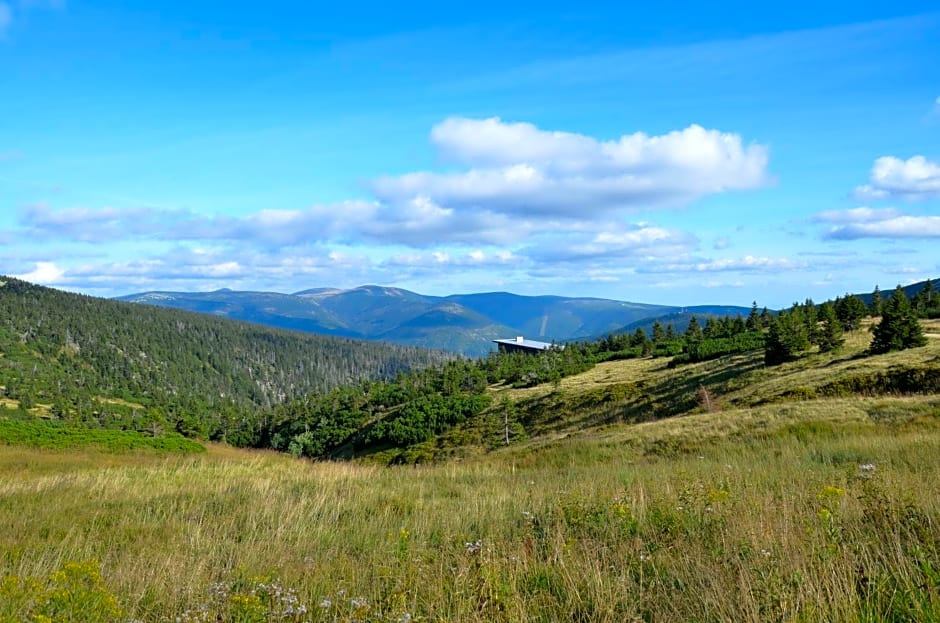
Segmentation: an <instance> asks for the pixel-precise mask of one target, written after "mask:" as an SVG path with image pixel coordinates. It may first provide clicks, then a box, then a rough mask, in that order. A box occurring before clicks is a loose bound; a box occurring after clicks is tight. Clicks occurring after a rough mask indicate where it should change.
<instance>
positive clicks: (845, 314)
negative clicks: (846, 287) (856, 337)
mask: <svg viewBox="0 0 940 623" xmlns="http://www.w3.org/2000/svg"><path fill="white" fill-rule="evenodd" d="M835 311H836V317H838V319H839V322H841V323H842V328H843V329H845V330H846V331H855V330H857V329H858V328H859V326H860V324H861V322H862V318H864V317H865V315H866V314H867V313H868V308H867V307H866V306H865V301H863V300H862V299H860V298H858V297H857V296H855V295H853V294H846V295H845V296H844V297H842V298H837V299H836V303H835Z"/></svg>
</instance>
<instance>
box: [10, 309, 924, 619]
mask: <svg viewBox="0 0 940 623" xmlns="http://www.w3.org/2000/svg"><path fill="white" fill-rule="evenodd" d="M928 329H929V330H930V332H931V333H932V334H936V333H937V330H938V329H940V326H937V325H929V326H928ZM869 340H870V335H869V334H868V333H867V332H864V331H860V332H856V333H854V334H852V335H850V336H849V341H848V343H847V344H846V346H845V347H843V349H841V350H840V351H838V352H836V353H829V354H819V353H813V354H809V355H807V356H806V357H803V358H801V359H799V360H797V361H794V362H791V363H787V364H784V365H782V366H777V367H774V368H765V367H764V366H763V365H762V363H761V361H760V359H759V354H753V355H740V356H734V357H725V358H722V359H719V360H715V361H709V362H702V363H699V364H693V365H689V366H683V367H679V368H670V367H669V366H668V365H667V363H668V362H667V361H665V360H663V359H649V358H646V359H637V360H628V361H614V362H608V363H604V364H600V365H598V366H597V367H596V368H594V369H593V370H590V371H589V372H586V373H584V374H581V375H578V376H574V377H570V378H565V379H563V380H562V381H561V382H560V383H558V384H557V385H554V386H541V387H536V388H532V389H518V390H517V389H510V388H506V387H499V386H497V387H493V388H491V390H490V391H491V392H492V393H493V394H494V398H495V400H494V404H495V405H497V406H496V408H495V410H494V412H493V413H492V414H491V415H490V416H489V419H494V422H495V424H496V425H498V424H499V421H502V416H500V411H499V410H500V409H504V408H511V409H512V410H513V412H514V417H515V418H517V421H518V422H519V423H521V424H522V425H524V427H525V431H526V433H527V435H526V436H524V437H520V438H518V439H516V440H514V441H513V443H512V444H511V445H509V446H508V447H503V448H497V449H495V450H491V449H492V448H493V444H492V436H493V430H491V429H493V428H494V422H489V421H481V422H477V423H470V424H468V426H466V427H464V428H462V429H459V430H455V431H453V432H451V433H447V434H445V435H443V436H442V437H441V438H439V439H438V440H436V441H434V442H430V443H429V444H426V445H427V446H428V447H427V448H425V450H427V452H428V453H429V454H430V455H433V456H435V457H437V459H438V462H436V463H428V464H421V465H414V466H396V467H385V466H381V465H380V463H379V461H377V460H376V458H377V457H375V456H373V457H366V458H365V459H363V460H362V461H360V462H358V463H353V462H348V463H339V462H336V463H333V462H312V461H308V460H304V459H296V458H292V457H290V456H288V455H285V454H278V453H274V452H265V451H249V450H237V449H233V448H231V447H228V446H223V445H212V444H210V445H209V446H208V448H207V451H205V452H179V451H175V452H168V451H165V450H160V449H159V448H156V447H151V448H148V449H146V450H143V451H141V450H135V449H133V448H126V447H123V446H122V445H121V444H120V443H118V441H117V440H116V438H115V439H111V440H110V441H108V440H104V441H101V440H98V441H95V440H90V441H89V440H88V439H85V438H81V439H77V440H76V439H72V440H70V441H68V440H67V441H61V440H60V439H59V438H58V437H56V435H57V434H59V433H56V434H53V433H52V432H50V430H47V429H46V428H43V429H42V431H40V432H42V435H39V434H36V435H33V437H38V438H41V439H45V440H46V441H47V443H46V442H44V443H32V444H31V447H30V446H25V445H22V444H19V445H17V442H16V435H17V434H21V433H23V431H24V430H25V429H24V426H29V425H31V424H30V422H29V421H28V419H27V420H22V419H21V420H20V421H15V420H13V419H8V420H7V421H4V420H2V419H0V424H2V425H3V426H6V427H7V428H10V431H12V432H10V431H7V432H6V433H4V434H5V435H6V437H7V438H8V441H7V443H11V444H13V445H3V444H0V526H3V529H2V530H0V622H3V623H5V622H17V623H18V622H20V621H32V622H39V623H51V622H60V621H61V622H63V623H64V622H72V623H83V622H92V621H114V622H120V623H130V622H135V623H143V622H147V623H157V622H171V623H175V622H180V623H195V622H204V623H205V622H210V621H212V622H219V621H226V622H229V621H230V622H237V623H249V622H251V623H254V622H257V623H261V622H266V621H289V622H298V621H363V622H364V621H373V622H379V621H382V622H387V621H397V622H402V623H404V622H408V621H471V622H472V621H479V622H483V621H584V622H587V621H600V622H603V621H609V622H612V623H613V622H617V623H620V622H632V621H644V622H649V621H661V622H670V621H698V622H706V621H735V622H750V621H753V622H758V621H760V622H764V621H780V622H784V621H786V622H790V621H793V622H796V621H805V622H817V621H831V622H837V621H838V622H842V621H850V622H866V623H867V622H876V621H897V622H901V621H940V485H938V483H940V460H938V457H940V391H938V389H937V388H935V387H934V384H936V382H937V379H938V378H940V375H938V363H940V339H935V338H931V340H930V344H929V345H928V346H926V347H923V348H918V349H913V350H909V351H903V352H899V353H891V354H888V355H884V356H879V357H864V356H863V351H864V349H865V348H866V347H867V344H868V341H869ZM706 393H707V400H706V396H705V394H706ZM484 419H486V418H484ZM495 420H499V421H495ZM36 425H39V423H38V422H37V423H36ZM496 428H498V426H496ZM0 432H2V431H0ZM27 432H28V431H27ZM112 432H113V431H112ZM76 434H78V433H76ZM497 436H498V435H497ZM10 439H13V441H12V442H11V441H9V440H10ZM486 440H489V442H486ZM475 442H476V443H475ZM484 442H486V443H484ZM487 443H489V446H487ZM37 446H38V447H37ZM66 446H68V447H66ZM445 457H448V460H446V461H444V460H440V459H442V458H445ZM379 459H381V457H379ZM370 461H371V462H370Z"/></svg>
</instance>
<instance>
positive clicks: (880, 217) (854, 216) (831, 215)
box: [813, 207, 901, 224]
mask: <svg viewBox="0 0 940 623" xmlns="http://www.w3.org/2000/svg"><path fill="white" fill-rule="evenodd" d="M898 216H901V212H900V211H898V210H896V209H894V208H866V207H862V208H850V209H848V210H825V211H823V212H820V213H818V214H816V215H815V216H813V220H814V221H817V222H821V223H838V224H856V223H873V222H878V221H885V220H888V219H892V218H896V217H898Z"/></svg>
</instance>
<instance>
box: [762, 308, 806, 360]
mask: <svg viewBox="0 0 940 623" xmlns="http://www.w3.org/2000/svg"><path fill="white" fill-rule="evenodd" d="M807 347H809V339H808V338H807V336H806V324H805V322H804V320H803V314H801V313H800V311H799V306H796V307H794V308H793V309H792V310H791V311H790V312H788V313H783V312H781V313H780V314H778V315H777V316H776V317H775V318H773V319H772V320H771V321H770V330H769V331H768V333H767V341H766V342H765V345H764V363H766V364H767V365H768V366H773V365H777V364H781V363H783V362H785V361H790V360H792V359H796V358H797V357H799V355H800V353H801V352H802V351H804V350H806V348H807Z"/></svg>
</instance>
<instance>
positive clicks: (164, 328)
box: [0, 278, 449, 441]
mask: <svg viewBox="0 0 940 623" xmlns="http://www.w3.org/2000/svg"><path fill="white" fill-rule="evenodd" d="M214 294H216V295H217V297H218V296H219V295H224V297H225V298H226V302H225V304H226V305H228V306H229V307H228V308H227V309H232V308H237V306H238V301H239V298H240V296H239V293H225V292H223V293H214ZM282 296H283V295H282ZM172 302H174V303H178V302H179V301H178V300H173V301H172ZM203 302H204V304H205V306H206V308H207V309H208V308H211V307H215V306H217V305H219V300H218V298H216V299H214V300H213V299H207V300H205V301H203ZM447 358H449V357H448V356H447V355H445V354H444V353H438V352H431V351H426V350H423V349H415V348H409V347H401V346H393V345H389V344H379V343H373V342H361V341H354V340H349V339H343V338H336V337H327V336H320V335H312V334H305V333H294V332H285V331H280V330H276V329H271V328H267V327H262V326H258V325H252V324H246V323H242V322H234V321H232V320H228V319H226V318H215V317H212V316H210V315H205V314H196V313H191V312H186V311H180V310H175V309H163V308H160V307H154V306H150V305H132V304H128V303H122V302H118V301H111V300H106V299H99V298H93V297H88V296H81V295H77V294H71V293H66V292H61V291H57V290H53V289H50V288H44V287H40V286H35V285H32V284H29V283H26V282H23V281H19V280H16V279H9V278H0V386H2V398H3V399H4V402H3V404H2V405H0V406H4V405H5V406H7V407H13V408H16V407H21V408H24V409H30V408H31V409H33V410H34V412H35V413H36V414H37V415H45V416H53V417H56V418H61V419H67V420H72V421H75V422H77V423H81V422H87V423H88V424H91V425H96V426H101V425H104V426H109V427H115V426H117V427H122V426H123V427H130V428H135V427H136V428H139V427H141V426H143V425H145V424H146V423H147V422H148V421H156V422H157V423H158V424H159V425H160V426H167V425H169V426H174V427H176V428H178V429H184V428H185V429H186V430H185V431H183V432H188V433H195V434H208V435H211V436H216V437H226V438H229V439H233V437H234V436H239V435H240V436H244V435H250V434H251V431H247V430H242V428H243V424H244V423H245V422H247V421H249V420H250V419H251V418H250V417H248V416H250V415H251V414H253V413H254V412H256V411H258V410H259V409H261V408H267V407H270V406H272V405H273V404H276V403H279V402H281V401H284V400H286V399H289V398H293V397H299V396H303V395H306V394H308V393H311V392H317V391H323V390H327V389H332V388H335V387H338V386H341V385H346V384H350V383H355V382H358V381H360V380H364V379H373V378H390V377H393V376H395V375H396V374H397V373H398V372H400V371H404V370H409V369H413V368H421V367H424V366H427V365H430V364H432V363H437V362H440V361H443V360H445V359H447ZM242 441H244V440H242Z"/></svg>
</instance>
